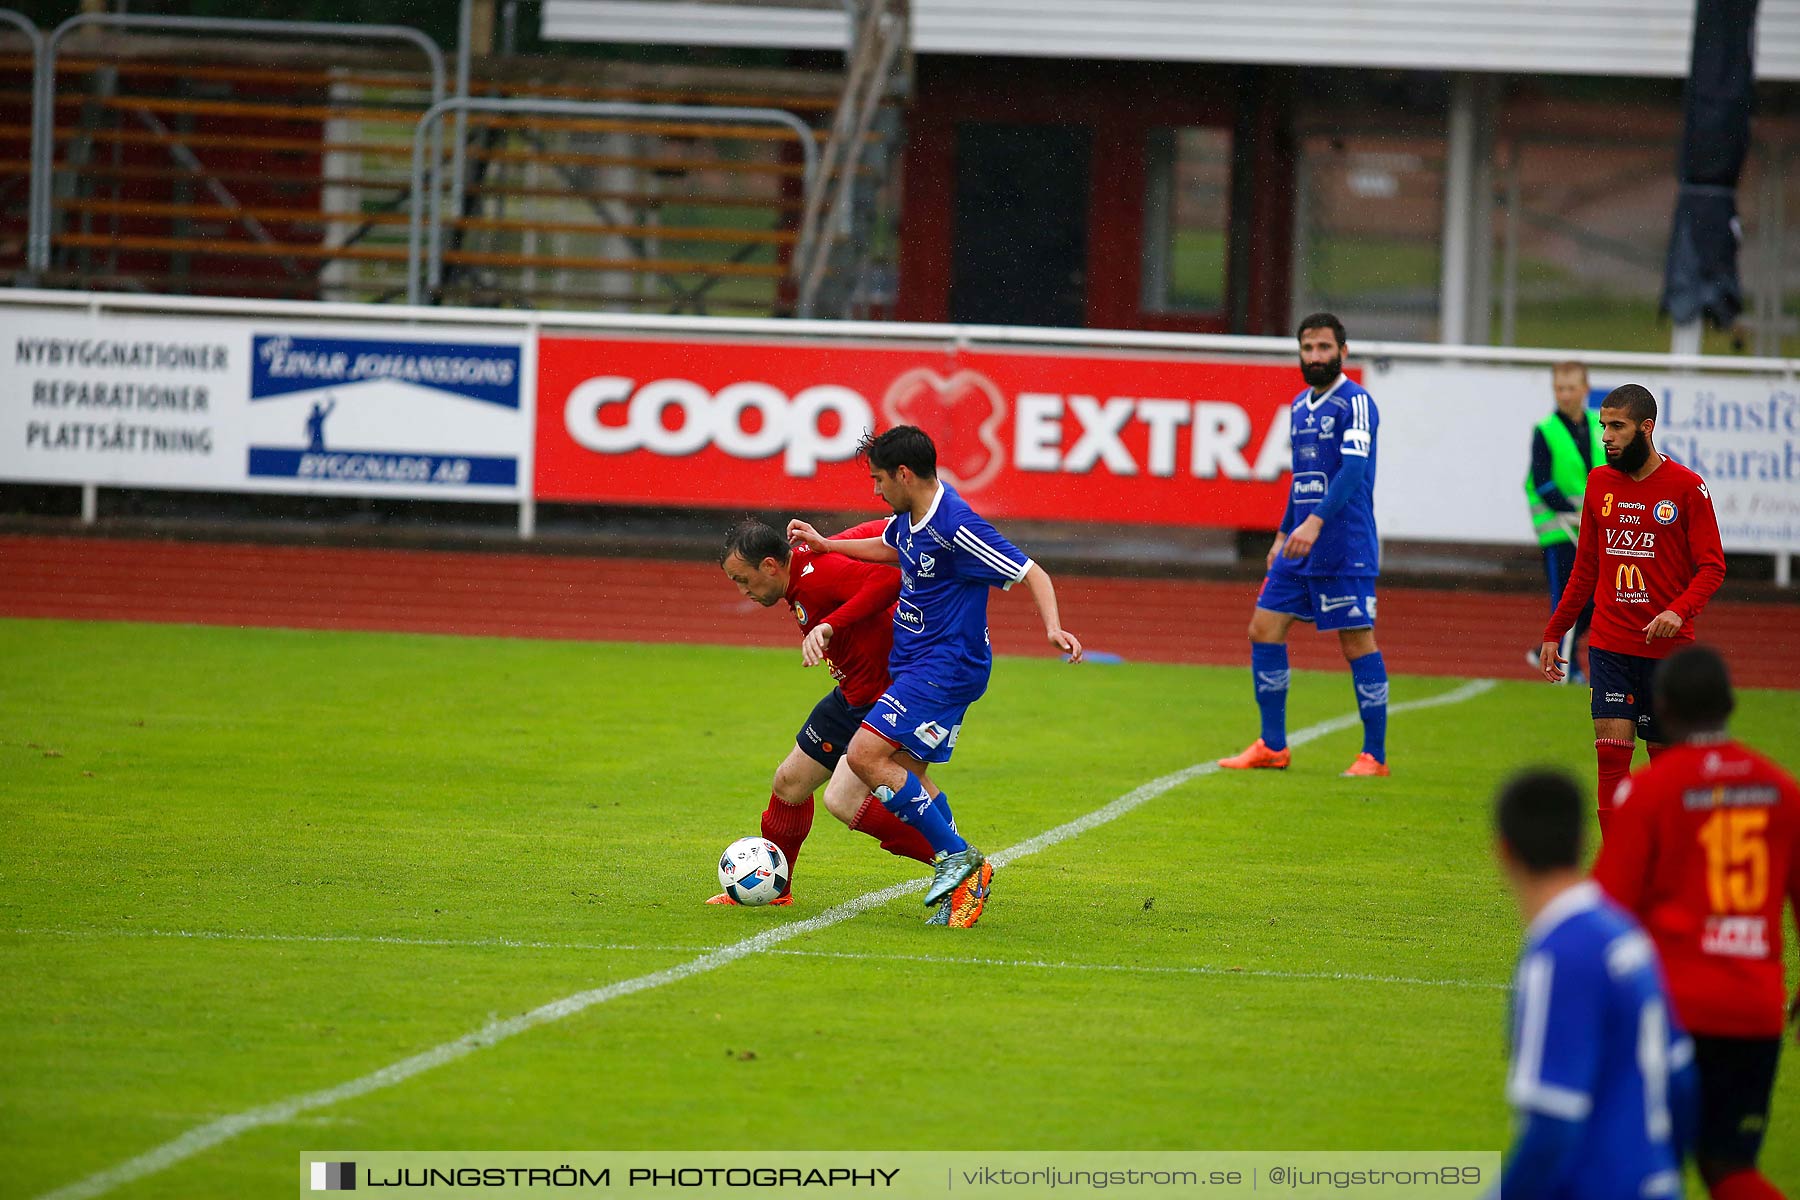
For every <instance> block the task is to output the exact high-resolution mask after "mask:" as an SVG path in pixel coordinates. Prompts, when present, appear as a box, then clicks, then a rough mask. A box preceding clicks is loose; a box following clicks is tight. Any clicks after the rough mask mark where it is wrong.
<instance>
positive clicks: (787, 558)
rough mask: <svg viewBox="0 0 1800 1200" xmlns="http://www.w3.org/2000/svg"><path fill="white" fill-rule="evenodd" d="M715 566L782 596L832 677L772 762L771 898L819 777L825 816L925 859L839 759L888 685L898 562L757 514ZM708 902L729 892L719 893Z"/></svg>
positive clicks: (871, 533) (764, 599)
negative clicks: (777, 526)
mask: <svg viewBox="0 0 1800 1200" xmlns="http://www.w3.org/2000/svg"><path fill="white" fill-rule="evenodd" d="M885 524H886V522H885V521H880V520H876V521H868V522H865V523H864V524H861V525H858V526H855V527H854V528H852V529H849V530H846V531H845V532H844V533H843V534H842V536H844V537H880V536H881V529H882V526H883V525H885ZM720 566H722V567H723V568H724V569H725V574H726V575H727V576H729V577H730V579H731V582H733V583H735V584H736V585H737V588H738V591H740V592H742V593H743V594H744V595H745V596H747V597H748V598H750V599H751V600H754V601H756V602H757V603H758V604H760V605H762V606H763V607H765V608H772V607H774V606H775V605H776V604H778V603H780V602H782V601H784V600H785V601H786V602H787V606H788V607H789V608H790V609H792V610H793V613H794V618H795V620H797V621H799V622H800V629H801V632H802V633H804V634H805V635H806V637H805V640H804V641H803V642H802V643H801V646H800V660H801V663H802V664H803V665H805V666H808V667H812V666H817V665H818V664H819V663H821V662H822V663H825V664H826V666H827V668H828V669H829V670H830V671H831V675H832V678H833V679H835V680H837V686H836V687H834V688H832V689H831V691H830V693H829V694H827V695H826V696H825V698H824V699H822V700H820V701H819V703H818V704H817V705H816V706H814V708H813V710H812V712H811V714H810V715H808V717H807V718H806V723H805V724H804V725H802V726H801V727H800V732H799V733H797V734H795V735H794V748H793V750H791V751H790V752H789V753H788V756H787V758H786V759H784V760H783V761H782V763H781V765H780V766H779V767H777V768H776V769H775V779H774V782H773V783H772V784H771V786H770V789H769V807H768V808H767V809H766V810H764V812H763V815H762V835H763V836H764V837H766V838H768V839H769V840H770V841H771V842H774V843H775V844H776V845H777V846H779V847H781V852H782V853H783V854H785V855H787V860H788V872H789V874H788V879H789V885H788V886H789V891H788V892H787V893H783V895H782V896H781V898H780V899H778V900H776V901H774V903H776V904H791V903H792V902H793V897H792V887H793V883H792V880H793V868H794V863H795V860H796V859H798V858H799V857H800V846H801V844H802V843H803V842H805V841H806V835H807V834H808V833H809V832H811V830H812V822H813V793H814V792H815V791H817V790H818V788H819V785H820V784H825V785H826V788H825V809H826V811H827V812H829V813H831V815H832V816H834V817H836V818H837V819H838V820H840V821H842V822H843V823H844V824H846V825H848V826H849V827H850V828H852V829H854V830H856V831H857V832H859V833H866V834H868V835H869V836H870V837H872V838H874V839H876V840H877V841H878V842H880V843H881V848H882V849H884V850H886V851H888V852H889V853H892V854H897V855H900V856H901V857H903V858H912V859H917V860H918V861H919V862H922V863H926V864H928V865H929V864H930V862H931V853H932V851H931V843H930V842H927V841H926V840H925V837H924V835H923V834H921V833H920V832H919V831H918V830H916V829H914V828H913V827H912V826H910V825H907V824H906V823H904V822H903V821H901V820H900V819H899V818H898V817H896V816H894V815H893V814H892V813H890V812H888V810H887V809H885V808H883V807H882V805H881V802H880V801H878V800H876V799H875V798H874V797H873V796H871V795H869V791H868V789H867V788H865V787H864V786H863V785H862V783H861V782H860V781H859V780H858V779H857V778H856V775H855V773H854V772H852V771H851V770H850V766H849V764H848V763H846V762H845V761H844V750H845V748H846V747H847V746H848V745H849V744H850V739H851V737H852V736H854V735H855V733H856V730H857V727H858V726H860V725H861V724H862V719H863V715H864V714H865V713H867V712H868V711H869V706H870V705H871V704H873V703H874V702H875V701H876V699H878V698H879V697H880V696H881V693H882V692H884V691H886V690H887V686H888V654H889V652H890V651H892V649H893V646H894V600H895V598H896V597H898V596H899V595H900V572H899V571H898V570H896V569H894V568H893V567H883V566H876V565H874V564H872V563H861V562H856V561H855V560H853V559H848V558H845V557H844V556H843V555H841V554H814V553H813V552H812V551H811V550H808V549H807V548H805V547H804V546H796V547H792V548H790V547H789V546H788V543H787V539H786V538H785V537H783V536H782V535H781V534H779V533H777V532H776V531H775V530H774V529H772V528H770V527H769V526H767V525H764V524H763V523H762V522H760V521H745V522H743V523H742V524H740V525H738V526H737V527H736V528H735V529H733V530H732V531H731V534H730V536H729V537H727V538H726V540H725V555H724V558H723V559H721V561H720ZM707 903H708V904H734V903H736V902H735V901H734V900H732V899H731V897H730V896H727V895H725V894H723V893H721V894H720V895H717V896H714V897H713V898H712V899H711V900H709V901H707Z"/></svg>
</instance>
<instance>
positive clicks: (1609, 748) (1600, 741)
mask: <svg viewBox="0 0 1800 1200" xmlns="http://www.w3.org/2000/svg"><path fill="white" fill-rule="evenodd" d="M1634 748H1635V746H1634V744H1633V743H1631V742H1627V741H1624V740H1622V739H1619V738H1595V739H1594V757H1595V758H1596V759H1598V760H1599V763H1600V790H1599V792H1598V793H1597V794H1596V795H1595V797H1594V807H1595V808H1596V809H1597V810H1598V812H1599V814H1600V837H1601V840H1603V841H1604V840H1605V838H1606V823H1607V821H1608V820H1610V819H1611V818H1612V809H1613V793H1614V792H1616V791H1618V790H1619V785H1620V784H1621V783H1624V782H1625V777H1626V776H1627V775H1629V774H1631V752H1632V750H1633V749H1634Z"/></svg>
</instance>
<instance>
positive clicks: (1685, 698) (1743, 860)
mask: <svg viewBox="0 0 1800 1200" xmlns="http://www.w3.org/2000/svg"><path fill="white" fill-rule="evenodd" d="M1654 695H1655V707H1656V713H1657V718H1658V720H1660V721H1661V723H1662V728H1663V732H1664V733H1665V734H1666V735H1667V736H1668V737H1669V740H1670V744H1669V748H1668V749H1667V751H1665V752H1664V753H1663V754H1661V755H1658V756H1657V758H1656V760H1655V761H1654V762H1652V763H1651V764H1650V765H1649V766H1648V767H1645V768H1644V769H1643V770H1641V771H1639V772H1638V773H1637V774H1636V775H1633V776H1632V777H1631V778H1630V779H1628V780H1626V781H1625V783H1623V784H1622V785H1621V786H1620V787H1619V791H1618V796H1617V799H1616V800H1615V802H1614V804H1615V807H1614V810H1613V819H1612V832H1611V834H1610V835H1609V836H1608V837H1607V839H1606V844H1605V845H1604V846H1603V847H1602V849H1601V851H1600V860H1599V861H1598V862H1597V863H1595V864H1594V878H1595V879H1596V880H1597V881H1599V883H1600V886H1601V887H1602V888H1604V889H1605V890H1606V891H1607V892H1608V893H1609V894H1610V895H1611V896H1612V897H1613V898H1614V899H1615V900H1617V901H1618V902H1619V904H1620V905H1621V906H1622V907H1624V908H1627V909H1629V910H1631V911H1632V912H1633V913H1634V914H1636V916H1637V918H1638V919H1639V920H1640V921H1641V922H1643V925H1644V928H1645V929H1646V930H1647V931H1648V932H1649V934H1650V937H1651V939H1652V940H1653V941H1655V943H1656V949H1657V953H1658V955H1659V956H1660V957H1661V958H1662V961H1663V967H1664V969H1665V970H1666V971H1667V973H1668V980H1669V994H1670V997H1671V998H1672V1000H1673V1001H1674V1004H1675V1013H1676V1016H1678V1017H1679V1018H1680V1019H1681V1023H1682V1025H1683V1026H1684V1027H1685V1028H1686V1029H1687V1031H1688V1032H1689V1033H1691V1034H1692V1035H1693V1037H1694V1055H1695V1062H1696V1065H1697V1066H1698V1067H1699V1071H1700V1130H1699V1137H1698V1139H1697V1147H1696V1152H1695V1157H1696V1159H1697V1160H1698V1164H1699V1167H1700V1175H1701V1177H1702V1178H1703V1179H1705V1180H1706V1186H1707V1189H1708V1190H1709V1191H1710V1192H1711V1193H1712V1194H1713V1196H1714V1197H1715V1198H1716V1200H1779V1198H1780V1196H1781V1193H1780V1192H1779V1191H1777V1190H1776V1189H1775V1186H1774V1185H1773V1184H1771V1183H1770V1182H1769V1181H1768V1180H1767V1179H1765V1178H1763V1176H1762V1175H1761V1174H1760V1173H1759V1172H1758V1171H1757V1169H1756V1156H1757V1152H1758V1151H1759V1150H1760V1149H1761V1148H1762V1140H1763V1130H1764V1127H1765V1126H1766V1125H1767V1124H1768V1118H1769V1094H1770V1092H1771V1090H1772V1089H1773V1088H1774V1086H1775V1066H1776V1062H1777V1060H1778V1059H1779V1058H1780V1055H1781V1039H1782V1028H1783V1026H1784V1024H1785V1019H1786V1013H1785V1010H1786V1007H1787V989H1786V986H1785V984H1784V982H1783V980H1782V957H1781V909H1782V905H1783V903H1784V902H1791V903H1792V904H1793V905H1794V908H1795V911H1796V912H1797V913H1800V853H1796V844H1797V843H1800V787H1797V786H1796V785H1795V783H1794V780H1793V778H1792V777H1791V776H1789V775H1788V774H1787V772H1785V771H1783V770H1782V769H1781V768H1780V767H1778V766H1776V765H1775V764H1774V763H1772V762H1770V761H1769V760H1768V759H1766V758H1764V757H1763V756H1762V755H1760V754H1757V753H1756V752H1755V751H1753V750H1750V749H1748V748H1746V747H1745V746H1743V745H1741V744H1739V743H1737V742H1735V741H1732V740H1731V738H1730V737H1729V736H1728V735H1727V734H1726V732H1725V723H1726V721H1727V719H1728V718H1729V717H1730V716H1731V710H1732V707H1733V701H1732V695H1731V679H1730V677H1729V675H1728V674H1727V673H1726V670H1725V662H1724V660H1723V659H1721V658H1720V657H1719V656H1718V655H1717V654H1716V653H1714V652H1713V651H1712V650H1709V649H1707V648H1706V647H1704V646H1689V647H1686V648H1684V649H1681V650H1677V651H1676V652H1675V653H1673V654H1671V655H1670V656H1669V657H1668V658H1667V659H1665V660H1664V661H1663V663H1662V665H1661V666H1660V667H1659V668H1658V670H1657V672H1656V681H1655V693H1654Z"/></svg>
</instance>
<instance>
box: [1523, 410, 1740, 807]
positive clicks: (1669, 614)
mask: <svg viewBox="0 0 1800 1200" xmlns="http://www.w3.org/2000/svg"><path fill="white" fill-rule="evenodd" d="M1655 427H1656V397H1654V396H1652V395H1651V394H1650V391H1649V389H1648V388H1645V387H1641V386H1640V385H1638V384H1635V383H1628V384H1626V385H1625V386H1624V387H1618V388H1614V389H1613V390H1612V391H1611V392H1610V393H1609V394H1608V395H1607V397H1606V399H1605V400H1603V401H1602V402H1601V404H1600V440H1601V442H1602V444H1603V445H1604V446H1605V448H1606V465H1605V466H1600V467H1595V468H1594V470H1593V472H1592V474H1590V475H1589V476H1588V490H1587V495H1586V496H1585V497H1584V498H1583V499H1582V504H1581V536H1580V539H1579V541H1578V542H1577V544H1576V547H1575V569H1574V572H1573V573H1572V574H1571V575H1570V576H1569V582H1568V586H1566V587H1564V588H1563V597H1562V602H1561V603H1560V604H1558V605H1557V606H1556V611H1555V612H1554V613H1552V614H1551V616H1550V624H1549V625H1548V626H1546V627H1545V629H1544V639H1543V645H1542V646H1541V647H1539V649H1538V662H1539V663H1540V664H1541V665H1542V666H1543V669H1544V678H1546V679H1548V680H1550V681H1551V682H1552V683H1558V682H1560V681H1561V680H1562V678H1563V668H1564V667H1565V666H1566V665H1567V662H1568V660H1567V659H1565V658H1563V656H1562V655H1561V654H1559V653H1557V651H1558V649H1559V646H1560V643H1561V642H1562V636H1563V634H1564V633H1565V632H1567V631H1568V629H1569V627H1570V626H1571V625H1573V624H1574V623H1575V618H1576V617H1578V616H1579V615H1580V614H1581V610H1582V609H1583V608H1584V607H1586V605H1587V602H1588V600H1589V599H1592V600H1593V602H1594V623H1593V626H1592V627H1591V629H1590V631H1589V634H1588V682H1589V683H1590V684H1591V685H1592V687H1593V691H1592V699H1591V701H1590V703H1589V708H1590V711H1591V712H1592V713H1593V717H1594V757H1595V759H1596V761H1597V763H1598V774H1599V788H1598V791H1597V793H1596V796H1595V803H1596V805H1597V806H1598V809H1599V816H1600V836H1601V838H1602V839H1604V838H1605V837H1606V826H1607V822H1608V820H1609V819H1610V818H1611V816H1612V807H1613V792H1614V791H1615V790H1616V789H1617V788H1618V786H1619V784H1620V783H1621V782H1622V781H1623V780H1624V778H1625V776H1626V775H1627V774H1629V773H1630V771H1631V755H1632V751H1633V749H1634V748H1635V747H1636V741H1635V739H1636V738H1640V737H1641V738H1643V739H1644V742H1645V744H1646V747H1647V749H1648V750H1649V752H1650V756H1651V757H1652V758H1655V757H1656V755H1657V754H1658V753H1660V752H1661V750H1662V748H1663V746H1664V745H1665V744H1666V742H1667V739H1666V738H1665V737H1664V736H1663V733H1662V730H1661V729H1660V728H1659V727H1658V726H1657V723H1656V714H1655V712H1654V710H1653V709H1652V708H1651V704H1650V686H1651V674H1652V673H1653V672H1654V671H1655V669H1656V663H1657V660H1659V659H1661V658H1663V657H1665V656H1666V655H1667V654H1668V653H1669V652H1670V651H1671V650H1674V649H1675V648H1677V647H1678V646H1682V645H1686V644H1687V643H1690V642H1692V641H1693V640H1694V618H1695V617H1697V616H1699V615H1700V610H1701V609H1702V608H1704V607H1705V606H1706V602H1707V601H1708V600H1709V599H1711V598H1712V594H1713V593H1714V592H1715V591H1717V590H1718V588H1719V584H1720V583H1722V582H1723V581H1724V579H1725V552H1724V550H1723V549H1721V548H1720V545H1719V522H1718V520H1717V519H1716V518H1715V517H1714V516H1713V506H1712V496H1711V494H1710V493H1708V492H1707V490H1706V483H1705V482H1704V481H1703V480H1702V479H1701V478H1700V477H1699V476H1698V475H1696V474H1694V473H1693V472H1692V471H1690V470H1688V469H1687V468H1686V467H1684V466H1682V465H1681V464H1680V463H1678V462H1675V461H1674V460H1673V459H1669V458H1664V457H1663V456H1662V455H1660V454H1658V453H1657V452H1656V446H1655V445H1654V444H1653V443H1652V442H1651V439H1650V434H1651V431H1652V430H1653V429H1654V428H1655Z"/></svg>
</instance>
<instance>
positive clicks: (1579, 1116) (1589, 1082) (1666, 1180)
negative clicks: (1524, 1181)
mask: <svg viewBox="0 0 1800 1200" xmlns="http://www.w3.org/2000/svg"><path fill="white" fill-rule="evenodd" d="M1693 1052H1694V1050H1693V1043H1692V1042H1691V1041H1690V1040H1689V1039H1688V1037H1687V1035H1686V1034H1685V1033H1683V1032H1682V1030H1681V1028H1680V1026H1679V1025H1677V1024H1676V1022H1675V1019H1674V1016H1673V1015H1672V1012H1671V1009H1670V1007H1669V1002H1668V996H1667V993H1666V991H1665V989H1664V987H1663V982H1662V967H1661V964H1660V963H1659V962H1658V960H1657V957H1656V949H1655V947H1654V945H1652V943H1651V941H1650V938H1649V935H1647V934H1646V933H1645V932H1644V931H1643V930H1642V929H1640V928H1639V927H1638V925H1637V923H1636V922H1635V921H1633V920H1632V919H1631V917H1630V916H1629V915H1628V914H1627V913H1626V912H1625V911H1624V910H1623V909H1621V908H1619V907H1618V906H1616V905H1615V904H1613V903H1612V902H1611V901H1610V900H1607V899H1606V898H1605V897H1604V896H1603V895H1602V894H1601V892H1600V888H1599V885H1598V884H1595V883H1593V882H1592V881H1588V882H1584V883H1581V884H1578V885H1576V886H1575V887H1572V888H1570V889H1569V890H1568V891H1566V892H1564V893H1562V894H1561V895H1559V896H1557V897H1556V898H1555V899H1554V900H1552V901H1551V902H1550V903H1549V904H1548V905H1546V906H1545V908H1544V909H1543V911H1542V912H1540V913H1539V914H1538V916H1537V918H1536V919H1535V920H1534V921H1533V922H1532V923H1531V928H1530V929H1529V930H1528V931H1527V933H1526V942H1525V951H1524V954H1523V955H1522V956H1521V957H1520V959H1519V969H1518V974H1517V976H1516V977H1515V979H1514V983H1513V1013H1512V1065H1511V1069H1510V1070H1509V1071H1508V1073H1507V1084H1506V1097H1507V1100H1508V1101H1509V1102H1510V1103H1511V1104H1512V1106H1513V1108H1514V1109H1515V1110H1517V1111H1518V1112H1519V1114H1520V1115H1521V1116H1524V1115H1526V1114H1529V1113H1542V1114H1544V1115H1546V1116H1549V1117H1554V1118H1557V1119H1558V1120H1562V1121H1569V1122H1574V1123H1577V1124H1579V1125H1580V1126H1581V1127H1582V1129H1581V1150H1580V1153H1579V1154H1578V1155H1575V1156H1573V1158H1572V1160H1571V1162H1570V1164H1569V1169H1568V1174H1567V1175H1565V1177H1564V1178H1563V1179H1562V1180H1560V1181H1559V1183H1560V1185H1561V1186H1560V1188H1559V1190H1557V1191H1555V1192H1554V1193H1550V1194H1549V1195H1548V1196H1547V1200H1563V1198H1565V1197H1566V1198H1571V1200H1572V1198H1574V1197H1583V1198H1588V1197H1593V1198H1597V1200H1610V1198H1612V1197H1617V1198H1618V1200H1645V1198H1649V1200H1656V1198H1659V1197H1661V1198H1671V1200H1672V1198H1674V1197H1679V1196H1680V1195H1681V1156H1680V1154H1679V1152H1678V1150H1677V1148H1676V1146H1675V1127H1674V1118H1673V1116H1672V1114H1671V1109H1670V1084H1669V1080H1670V1075H1671V1074H1672V1073H1673V1072H1675V1071H1678V1070H1682V1069H1684V1068H1685V1067H1686V1066H1687V1063H1688V1062H1689V1061H1691V1059H1692V1058H1693Z"/></svg>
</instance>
